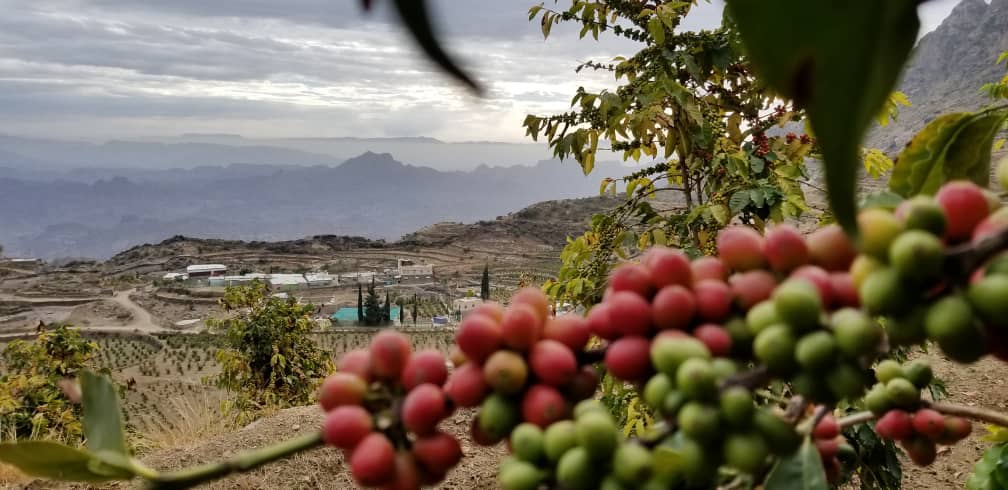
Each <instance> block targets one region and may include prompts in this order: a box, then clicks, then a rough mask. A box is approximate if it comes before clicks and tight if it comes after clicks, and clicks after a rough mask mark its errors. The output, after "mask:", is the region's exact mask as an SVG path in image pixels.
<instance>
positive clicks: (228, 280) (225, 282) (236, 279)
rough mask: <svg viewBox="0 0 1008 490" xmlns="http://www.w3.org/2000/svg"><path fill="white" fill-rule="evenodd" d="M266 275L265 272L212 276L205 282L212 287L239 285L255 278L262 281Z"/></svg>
mask: <svg viewBox="0 0 1008 490" xmlns="http://www.w3.org/2000/svg"><path fill="white" fill-rule="evenodd" d="M267 277H268V276H267V275H266V274H260V273H252V274H245V275H243V276H221V277H212V278H210V279H208V280H207V283H208V284H209V285H210V286H214V287H228V286H239V285H242V284H249V283H251V282H252V281H255V280H257V279H258V280H261V281H264V280H266V278H267Z"/></svg>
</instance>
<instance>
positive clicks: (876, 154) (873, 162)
mask: <svg viewBox="0 0 1008 490" xmlns="http://www.w3.org/2000/svg"><path fill="white" fill-rule="evenodd" d="M893 165H895V164H894V163H893V161H892V160H890V159H889V157H887V156H886V154H885V153H882V150H879V149H877V148H871V149H868V150H865V152H864V168H865V170H867V171H868V175H871V177H872V178H873V179H877V178H879V177H882V175H884V174H885V173H886V172H888V171H890V170H892V168H893Z"/></svg>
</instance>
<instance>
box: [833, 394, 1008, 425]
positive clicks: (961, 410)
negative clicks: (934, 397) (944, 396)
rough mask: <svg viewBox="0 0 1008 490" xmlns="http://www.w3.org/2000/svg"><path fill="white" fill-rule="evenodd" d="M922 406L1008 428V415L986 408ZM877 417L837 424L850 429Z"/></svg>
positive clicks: (865, 415) (862, 416) (857, 417)
mask: <svg viewBox="0 0 1008 490" xmlns="http://www.w3.org/2000/svg"><path fill="white" fill-rule="evenodd" d="M921 406H922V407H925V408H930V409H931V410H934V411H936V412H938V413H942V414H945V415H955V416H957V417H964V418H967V419H972V420H979V421H981V422H987V423H989V424H994V425H998V426H1001V427H1008V414H1003V413H1001V412H996V411H994V410H989V409H986V408H979V407H970V406H966V405H956V404H953V403H938V402H931V401H927V400H921ZM876 417H877V416H876V415H875V414H873V413H871V412H867V411H866V412H856V413H852V414H850V415H847V416H845V417H842V418H839V419H837V423H838V424H840V427H850V426H852V425H858V424H863V423H865V422H871V421H872V420H875V418H876Z"/></svg>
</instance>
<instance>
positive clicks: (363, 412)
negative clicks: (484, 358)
mask: <svg viewBox="0 0 1008 490" xmlns="http://www.w3.org/2000/svg"><path fill="white" fill-rule="evenodd" d="M337 369H338V371H337V372H336V373H335V374H333V375H332V376H329V377H328V378H326V380H325V381H323V383H322V387H321V390H320V393H319V404H320V405H321V406H322V409H323V410H325V411H326V417H325V421H324V423H323V427H322V434H323V439H324V440H325V442H326V443H327V444H330V445H332V446H336V447H338V448H340V449H342V450H344V451H345V454H346V455H347V456H348V459H349V461H350V472H351V474H352V475H353V477H354V480H356V481H357V483H358V484H360V485H362V486H368V487H374V486H383V487H386V488H395V489H402V490H406V489H414V488H420V485H431V484H435V483H437V482H439V481H441V480H443V479H444V478H445V476H446V475H447V473H448V471H449V470H451V468H453V467H454V466H455V465H456V464H458V462H459V460H460V459H461V458H462V447H461V445H460V444H459V442H458V440H457V439H455V437H453V436H452V435H450V434H448V433H445V432H442V431H439V430H438V428H437V426H438V423H439V422H441V420H443V419H444V418H446V417H447V416H448V415H450V414H451V412H452V411H453V409H454V405H453V404H452V402H451V401H450V400H449V399H448V398H447V397H446V396H445V395H444V393H443V392H442V385H443V384H444V383H445V380H446V379H447V377H448V369H447V364H446V361H445V358H444V356H443V355H441V354H440V353H439V352H437V351H422V352H417V353H413V352H412V348H411V346H410V342H409V339H408V338H407V337H406V336H404V335H402V334H400V333H396V332H392V331H388V330H386V331H382V332H380V333H378V334H377V335H375V337H374V339H372V341H371V345H370V348H369V349H366V350H365V349H361V350H355V351H351V352H348V353H346V354H345V355H344V356H343V357H342V358H340V360H339V362H338V363H337Z"/></svg>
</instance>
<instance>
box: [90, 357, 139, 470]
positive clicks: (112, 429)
mask: <svg viewBox="0 0 1008 490" xmlns="http://www.w3.org/2000/svg"><path fill="white" fill-rule="evenodd" d="M80 384H81V393H82V395H83V399H82V405H83V409H84V414H83V417H82V419H81V421H82V423H83V425H84V436H85V437H86V438H87V446H88V449H90V450H92V451H95V452H98V451H111V452H114V453H118V454H128V453H129V451H128V449H127V448H126V433H125V431H124V430H123V421H122V411H121V410H120V409H119V394H118V393H116V390H115V386H113V385H112V381H111V380H110V379H109V378H108V376H104V375H98V374H95V373H93V372H91V371H82V372H81V375H80Z"/></svg>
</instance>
